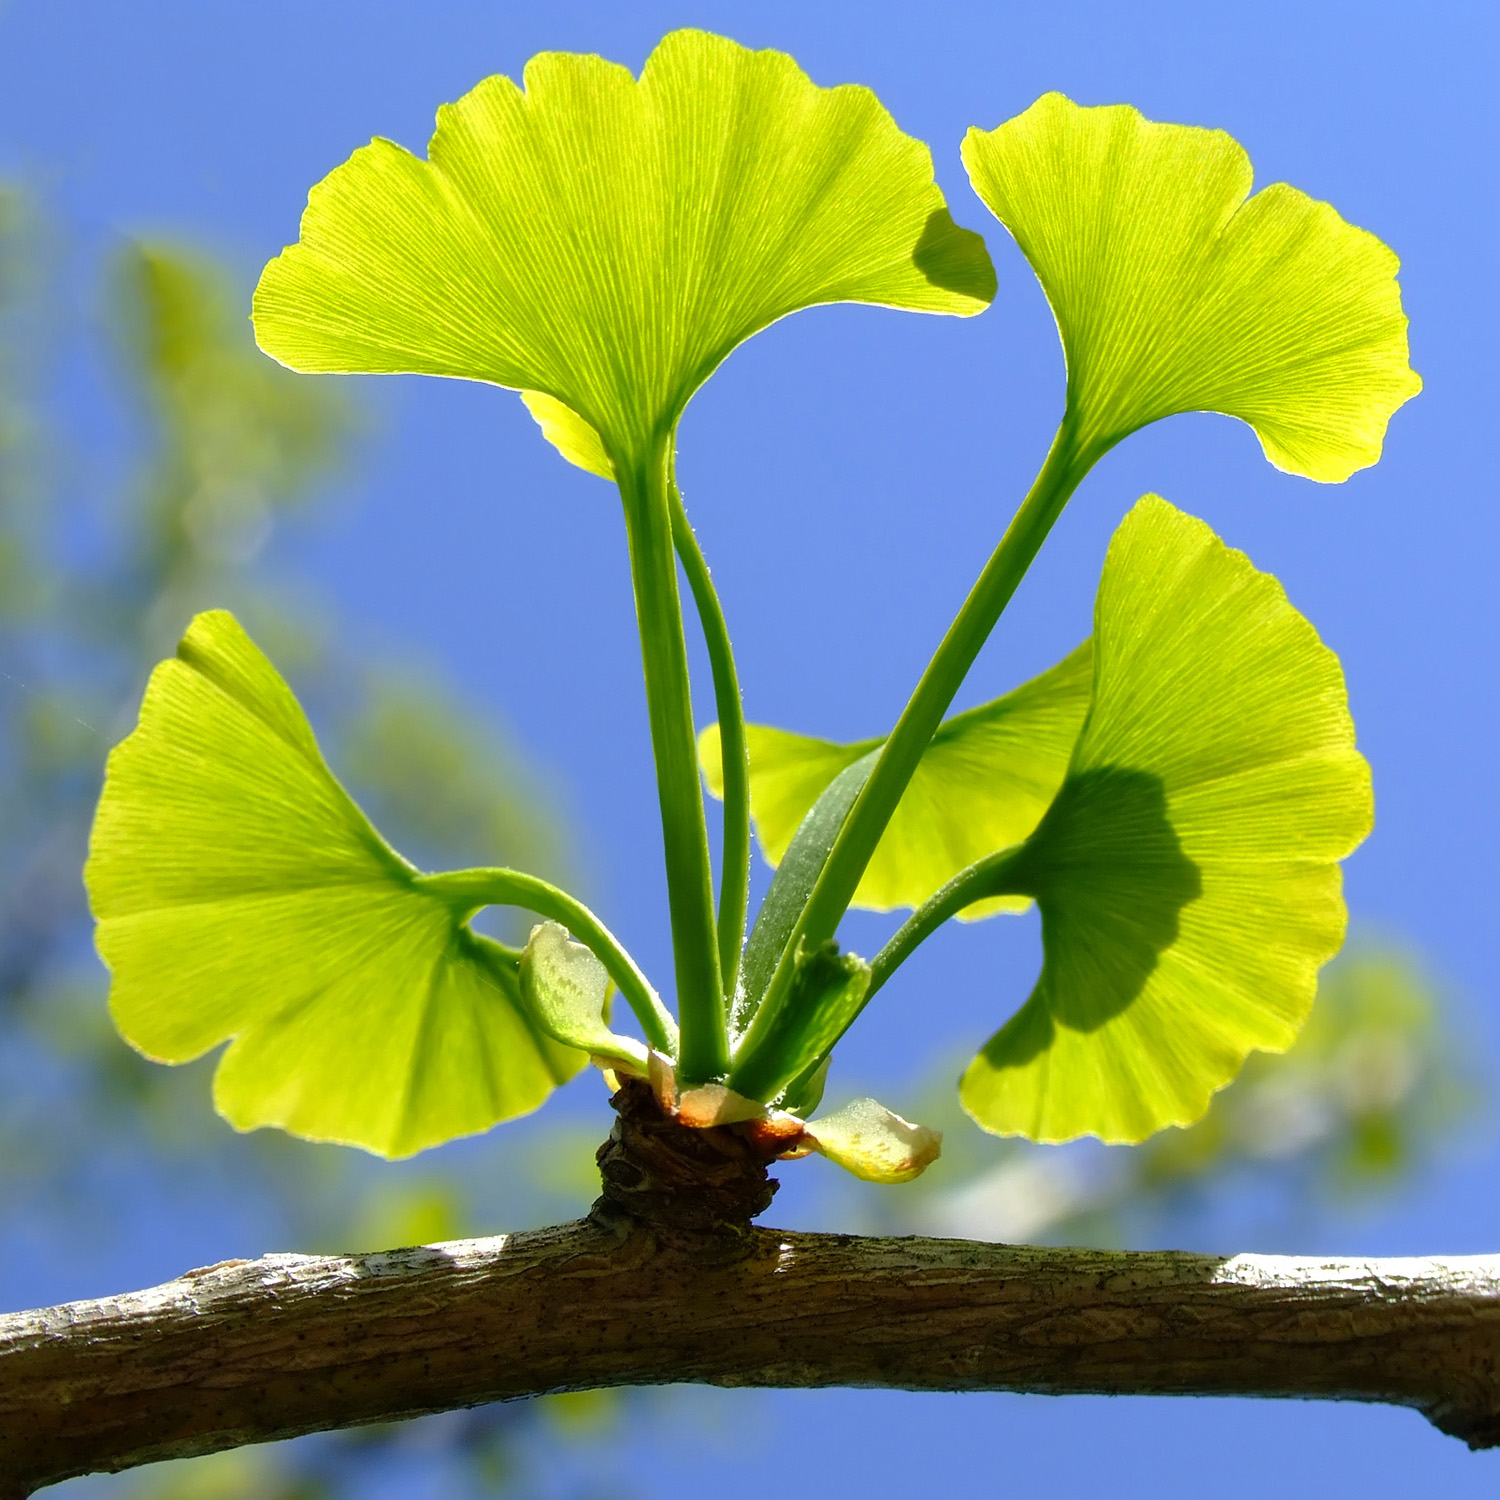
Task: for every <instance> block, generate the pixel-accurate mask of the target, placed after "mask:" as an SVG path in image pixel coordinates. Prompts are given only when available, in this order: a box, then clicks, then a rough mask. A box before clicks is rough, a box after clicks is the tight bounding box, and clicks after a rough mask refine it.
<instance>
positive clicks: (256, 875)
mask: <svg viewBox="0 0 1500 1500" xmlns="http://www.w3.org/2000/svg"><path fill="white" fill-rule="evenodd" d="M86 879H87V882H88V888H89V897H90V900H91V903H92V905H93V910H94V915H95V917H96V918H97V919H98V924H99V925H98V931H97V943H98V947H99V952H100V954H101V956H102V957H103V959H104V961H105V963H106V964H107V965H108V966H109V968H110V971H111V973H112V975H113V984H112V987H111V991H110V1007H111V1010H112V1012H113V1014H114V1017H115V1022H116V1024H117V1025H118V1026H119V1028H120V1031H121V1034H122V1035H123V1036H124V1037H125V1038H126V1040H127V1041H129V1042H130V1043H131V1044H132V1045H133V1046H135V1047H137V1048H139V1050H140V1051H142V1052H144V1053H145V1054H146V1055H147V1056H149V1057H153V1058H155V1059H157V1060H158V1061H161V1062H187V1061H189V1060H190V1059H192V1058H194V1057H198V1056H200V1055H201V1054H203V1053H204V1052H207V1051H208V1050H209V1049H210V1048H213V1047H216V1046H218V1045H219V1044H220V1043H222V1042H225V1041H228V1042H229V1043H230V1045H229V1048H228V1050H227V1051H226V1052H225V1054H224V1056H223V1058H222V1059H221V1061H220V1063H219V1068H218V1072H217V1074H216V1075H215V1078H214V1099H215V1103H216V1104H217V1106H218V1108H219V1111H220V1112H221V1113H222V1114H223V1115H224V1116H225V1117H226V1118H227V1119H228V1120H229V1121H230V1123H231V1124H233V1125H235V1126H236V1127H237V1128H239V1129H241V1130H249V1129H253V1128H255V1127H256V1126H260V1125H279V1126H281V1127H282V1128H283V1129H285V1130H288V1131H290V1132H292V1133H293V1134H295V1135H300V1136H305V1137H307V1138H309V1139H313V1140H328V1141H341V1142H345V1143H347V1144H349V1145H356V1146H363V1147H365V1148H366V1149H368V1150H370V1151H374V1152H376V1153H378V1154H380V1155H384V1156H405V1155H409V1154H411V1153H412V1152H415V1151H420V1150H421V1149H422V1148H423V1147H426V1146H432V1145H436V1144H438V1143H439V1142H441V1141H445V1140H450V1139H452V1138H453V1137H454V1136H459V1135H466V1134H469V1133H472V1132H475V1131H480V1130H485V1129H487V1128H488V1127H489V1126H491V1125H493V1124H495V1123H496V1122H497V1121H500V1120H504V1119H508V1118H510V1117H512V1116H514V1115H519V1114H524V1113H526V1112H527V1111H529V1110H532V1109H535V1108H536V1107H537V1106H538V1105H539V1104H541V1103H542V1101H543V1100H544V1099H546V1097H547V1095H548V1094H549V1093H550V1092H551V1091H552V1089H553V1087H554V1086H555V1085H556V1084H558V1083H560V1082H562V1081H563V1080H564V1079H566V1078H568V1077H570V1076H571V1075H572V1074H573V1073H575V1072H576V1071H577V1070H578V1069H579V1068H580V1067H581V1066H583V1064H584V1063H585V1061H586V1058H585V1056H584V1054H582V1053H580V1052H575V1051H573V1050H571V1049H569V1048H565V1047H562V1046H560V1045H559V1044H558V1043H556V1042H554V1041H553V1040H551V1039H550V1038H549V1037H547V1036H545V1035H544V1034H542V1032H541V1031H540V1030H538V1029H537V1028H536V1027H535V1026H534V1024H533V1023H532V1022H531V1021H530V1019H529V1018H528V1017H527V1014H526V1012H525V1009H524V1008H523V1006H522V1004H521V1003H520V991H519V984H518V980H517V978H516V973H515V965H514V962H513V961H512V960H511V959H509V958H508V957H507V956H506V955H505V953H504V951H503V950H501V949H500V948H499V947H498V946H497V945H496V944H494V943H491V942H490V941H489V940H488V939H486V938H483V937H480V936H478V935H476V934H474V933H473V932H471V931H470V930H469V928H468V927H467V926H466V924H465V920H464V919H465V917H466V916H467V915H468V909H464V908H456V907H455V905H454V903H453V902H452V901H449V900H446V899H443V898H442V897H441V896H439V895H435V894H433V893H431V892H429V891H427V890H425V889H424V888H423V885H422V880H421V877H420V876H419V874H418V872H417V871H416V870H415V869H414V868H413V867H412V866H411V865H409V864H407V862H406V861H405V860H403V859H402V858H401V857H400V856H399V855H398V854H396V853H395V852H394V851H393V850H392V849H391V848H390V847H389V846H388V845H387V844H386V843H385V842H384V841H383V840H382V839H381V837H380V835H379V834H378V833H376V831H375V830H374V828H373V827H371V825H370V823H369V821H368V820H367V819H366V818H365V817H364V815H363V814H362V813H361V812H360V811H359V809H358V808H357V807H356V806H355V805H354V803H353V802H352V801H351V800H350V799H349V797H348V795H347V794H346V793H345V792H344V790H343V788H342V787H341V786H340V785H339V784H338V782H337V781H336V780H335V779H334V777H333V775H332V773H331V772H330V771H329V770H328V767H327V766H326V765H325V764H324V761H323V758H322V756H321V754H320V753H319V750H318V746H317V742H316V741H315V739H314V738H313V733H312V729H311V727H310V726H309V725H308V722H307V719H306V716H305V715H304V714H303V712H302V709H301V708H300V706H299V705H298V703H297V700H296V699H295V698H294V697H293V695H292V692H291V689H290V688H288V687H287V685H286V683H285V682H283V681H282V679H281V677H280V676H279V675H278V674H277V673H276V670H275V669H274V668H273V667H272V666H271V664H270V662H268V661H267V660H266V658H265V657H264V656H263V655H262V654H261V653H260V651H259V650H257V648H256V647H255V645H254V643H253V642H252V641H251V640H250V638H249V637H248V636H247V635H246V634H245V633H244V631H243V630H242V629H241V628H240V626H239V624H238V623H237V622H236V621H235V619H234V618H233V616H231V615H229V614H227V613H224V612H223V611H214V612H211V613H208V614H202V615H199V616H198V617H197V618H196V619H195V620H194V621H193V623H192V625H191V626H190V627H189V629H188V632H187V634H186V635H185V636H184V637H183V640H182V644H181V645H180V646H179V647H178V652H177V656H176V657H175V658H174V659H172V660H169V661H166V662H163V663H162V664H161V665H160V666H159V667H157V669H156V671H155V672H154V673H153V674H152V677H151V682H150V684H149V686H148V687H147V689H146V696H145V701H144V703H143V704H142V707H141V716H140V723H139V725H138V727H137V728H136V730H135V731H134V733H132V734H131V735H130V736H129V737H128V738H127V739H126V740H124V741H123V742H122V743H121V744H120V745H118V746H117V747H116V748H115V750H114V751H113V753H112V754H111V756H110V759H109V769H108V774H107V777H106V780H105V785H104V792H103V795H102V797H101V799H100V802H99V810H98V814H97V816H96V818H95V821H94V830H93V837H92V840H91V843H90V850H89V861H88V867H87V870H86Z"/></svg>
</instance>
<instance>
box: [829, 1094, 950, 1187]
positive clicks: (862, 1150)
mask: <svg viewBox="0 0 1500 1500" xmlns="http://www.w3.org/2000/svg"><path fill="white" fill-rule="evenodd" d="M802 1138H803V1140H804V1141H805V1143H806V1144H807V1145H809V1146H811V1147H812V1149H813V1150H814V1151H818V1152H821V1153H822V1154H823V1155H824V1156H826V1157H827V1158H828V1159H829V1161H831V1162H835V1163H836V1164H837V1165H839V1166H841V1167H842V1168H843V1169H844V1170H845V1171H846V1172H851V1173H853V1175H854V1176H856V1177H859V1178H862V1179H863V1180H864V1181H865V1182H910V1181H911V1180H912V1179H913V1178H914V1177H920V1176H921V1175H922V1173H923V1172H925V1171H926V1170H927V1168H928V1167H930V1166H931V1165H932V1164H933V1162H935V1161H936V1160H937V1159H938V1157H939V1156H940V1155H941V1154H942V1149H943V1133H942V1131H940V1130H929V1129H928V1128H927V1126H925V1125H913V1124H912V1123H911V1121H910V1120H903V1119H902V1118H901V1116H900V1115H898V1114H896V1113H894V1112H893V1111H891V1110H889V1109H887V1108H886V1107H885V1105H883V1104H881V1103H880V1102H879V1101H878V1100H875V1099H855V1100H853V1101H852V1102H851V1103H849V1104H846V1105H845V1106H844V1107H843V1108H842V1109H839V1110H835V1111H834V1112H833V1113H832V1114H831V1115H825V1116H824V1117H823V1118H822V1119H820V1120H809V1121H808V1122H807V1125H806V1126H805V1127H804V1128H803V1133H802Z"/></svg>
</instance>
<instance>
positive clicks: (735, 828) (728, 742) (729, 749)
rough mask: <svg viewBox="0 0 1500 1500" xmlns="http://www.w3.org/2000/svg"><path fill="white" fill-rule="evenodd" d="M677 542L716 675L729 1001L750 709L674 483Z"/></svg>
mask: <svg viewBox="0 0 1500 1500" xmlns="http://www.w3.org/2000/svg"><path fill="white" fill-rule="evenodd" d="M670 496H671V503H672V541H673V543H674V545H675V546H676V548H677V555H678V557H679V558H681V560H682V568H683V572H684V573H686V574H687V581H688V587H689V588H690V589H691V590H692V593H693V603H694V604H695V605H696V606H697V610H698V619H699V622H700V623H701V625H702V627H703V641H704V645H705V646H706V647H707V650H708V661H709V666H710V667H711V669H712V671H713V679H714V708H715V710H716V711H717V713H718V716H719V753H720V758H721V762H722V772H721V774H722V776H723V786H724V851H723V865H722V868H721V870H720V872H719V919H718V935H719V975H720V982H721V984H722V987H723V993H724V997H725V1003H726V1005H727V1004H728V1003H729V1001H730V999H731V998H732V997H733V995H734V992H735V985H736V983H737V981H738V979H739V970H740V948H741V946H742V945H743V944H744V941H745V914H746V910H747V908H748V906H749V903H750V756H749V752H748V750H747V749H746V746H745V709H744V701H743V699H742V698H741V696H740V680H739V674H738V672H736V670H735V665H734V650H733V647H732V646H731V644H730V640H729V627H728V625H727V624H726V623H725V620H724V610H723V607H722V606H721V605H720V603H719V595H718V591H717V590H716V589H715V588H714V581H713V578H712V576H711V575H710V573H709V570H708V563H707V562H706V561H705V560H704V557H703V550H702V548H700V547H699V545H698V538H697V537H696V536H695V535H694V534H693V528H692V525H691V524H690V523H689V521H688V518H687V511H686V510H685V509H684V508H683V504H682V494H681V492H680V491H679V490H678V488H677V481H676V480H675V479H673V480H672V481H671V483H670Z"/></svg>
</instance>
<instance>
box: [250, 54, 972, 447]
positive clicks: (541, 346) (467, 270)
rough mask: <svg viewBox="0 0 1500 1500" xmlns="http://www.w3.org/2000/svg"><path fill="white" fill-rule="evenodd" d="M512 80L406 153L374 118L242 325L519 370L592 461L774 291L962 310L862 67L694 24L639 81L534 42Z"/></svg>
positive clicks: (961, 278)
mask: <svg viewBox="0 0 1500 1500" xmlns="http://www.w3.org/2000/svg"><path fill="white" fill-rule="evenodd" d="M524 82H525V89H524V92H523V90H521V89H519V88H517V87H516V85H515V84H514V83H512V82H511V81H510V80H509V79H508V78H503V77H494V78H488V79H486V80H485V81H484V82H483V83H481V84H479V86H478V87H477V88H475V89H473V90H472V91H471V92H470V93H468V94H466V95H465V96H464V97H463V98H462V99H461V100H459V101H458V103H456V104H452V105H447V106H445V107H444V108H443V109H442V110H440V111H439V114H438V124H437V132H436V134H435V135H434V136H433V138H432V140H431V142H430V144H429V147H428V156H427V158H426V160H422V159H421V158H418V157H416V156H413V155H411V154H410V153H409V152H407V151H405V150H403V149H402V148H401V147H399V146H396V145H393V144H392V143H391V142H390V141H385V140H376V141H374V142H372V143H371V144H370V145H369V146H366V147H364V148H362V149H361V150H359V151H356V152H355V153H354V155H353V156H352V157H351V158H350V159H349V160H348V161H347V162H346V163H345V164H344V165H343V166H341V167H339V168H337V169H336V170H335V171H334V172H332V173H331V174H330V175H329V176H328V177H327V178H325V179H324V180H323V182H321V183H320V184H318V186H317V187H315V188H314V189H313V191H312V193H311V195H310V196H309V199H308V206H307V211H306V213H305V215H304V216H303V220H302V235H301V239H300V240H299V242H298V243H297V244H295V245H293V246H291V247H290V248H289V249H287V250H286V251H284V252H283V254H282V255H281V256H280V257H279V258H278V259H277V260H274V261H272V262H271V264H270V265H269V266H268V267H267V268H266V271H265V273H264V275H263V276H262V278H261V284H260V287H259V289H258V290H257V292H256V297H255V327H256V334H257V337H258V338H259V340H260V343H261V347H262V348H264V349H265V350H266V351H267V352H268V353H270V354H272V355H274V356H275V357H276V358H277V359H279V360H281V361H282V362H283V363H285V364H288V365H291V366H292V367H293V368H295V369H299V370H345V371H372V372H379V371H385V372H392V371H409V372H419V373H426V374H433V375H453V376H461V377H464V378H468V379H473V380H487V381H493V382H495V383H496V384H498V385H503V386H511V387H514V388H517V389H522V390H528V391H535V392H541V393H544V394H545V395H547V396H550V397H552V398H553V399H555V400H556V401H559V402H561V403H563V404H564V405H566V406H567V407H569V408H570V409H571V410H572V411H573V412H575V413H576V414H577V415H578V417H579V418H580V419H581V420H582V422H583V423H584V424H586V425H587V426H588V427H590V428H592V429H593V430H594V431H595V432H596V433H597V434H599V435H600V438H601V440H602V443H603V447H604V449H605V451H606V452H607V453H608V454H609V455H610V456H611V460H612V462H613V463H615V464H618V463H621V462H623V461H625V460H626V459H627V458H628V459H630V460H632V461H634V460H638V459H640V458H641V457H642V455H643V454H644V453H645V452H646V451H647V449H646V445H647V444H648V443H649V442H651V441H652V440H653V439H654V438H655V437H657V436H658V435H659V434H660V433H661V432H662V431H664V430H665V429H667V428H670V427H671V426H672V425H673V424H675V422H676V420H677V418H678V417H679V416H680V414H681V412H682V408H683V407H684V406H685V405H686V403H687V400H688V398H689V397H690V396H691V395H692V393H693V391H694V390H695V389H696V388H697V387H698V386H699V385H700V384H701V383H702V382H703V381H704V380H705V379H706V378H707V377H708V376H709V374H710V373H711V372H712V371H713V369H714V367H715V366H716V365H718V364H719V362H720V361H721V360H722V359H723V358H724V357H725V356H726V355H727V354H728V353H729V351H730V350H731V349H733V348H734V347H735V345H737V344H739V343H740V342H742V341H743V340H744V339H746V338H748V337H750V335H751V334H753V333H755V332H756V331H757V330H759V329H761V328H765V327H766V326H767V325H769V324H771V323H773V322H775V321H776V320H777V319H778V318H781V317H784V316H785V315H786V314H787V313H790V312H794V311H796V310H797V309H798V308H802V307H808V306H812V305H814V304H817V303H825V302H870V303H879V304H883V305H887V306H892V307H902V308H909V309H912V310H915V311H921V312H935V313H957V314H970V313H975V312H979V311H981V310H982V309H983V308H984V307H985V306H986V305H987V304H988V302H989V300H990V298H991V297H992V296H993V294H994V271H993V269H992V267H991V266H990V262H989V257H988V255H987V254H986V252H985V249H984V243H983V241H982V240H981V239H980V238H979V237H978V236H977V235H975V234H973V233H971V232H969V231H967V230H962V229H959V228H958V227H957V226H956V225H955V224H954V223H953V221H952V219H951V218H950V217H949V215H948V212H947V209H946V208H945V206H944V204H943V198H942V194H941V193H940V192H939V191H938V189H937V187H936V185H935V184H934V183H933V180H932V160H931V156H930V154H929V153H928V151H927V148H926V147H925V146H923V145H922V144H921V143H920V142H918V141H915V140H912V139H911V138H910V137H908V136H905V135H902V134H901V132H900V131H899V130H897V128H896V126H895V124H894V122H893V121H892V120H891V118H890V116H889V115H888V114H887V113H886V111H885V110H884V108H883V107H882V106H881V104H880V103H879V101H878V100H877V99H876V98H875V96H874V95H873V94H872V93H870V92H869V90H868V89H863V88H856V87H853V86H848V85H846V86H843V87H840V88H833V89H820V88H817V87H815V86H814V85H813V84H812V82H811V81H810V80H809V79H808V78H807V77H806V75H805V74H803V73H802V72H801V71H800V70H799V69H798V68H797V66H796V64H795V63H794V62H793V61H792V60H791V59H790V58H789V57H786V56H784V55H783V54H781V53H778V52H752V51H749V50H747V49H746V48H744V47H740V46H738V45H737V44H736V43H734V42H731V41H728V40H726V39H724V38H722V37H715V36H710V35H707V34H706V33H703V32H697V31H679V32H674V33H673V34H672V35H670V36H668V37H667V38H666V39H665V40H664V41H663V42H662V43H661V44H660V45H659V46H658V47H657V48H656V50H655V51H654V52H653V53H652V54H651V56H650V58H648V59H647V62H646V65H645V67H644V69H643V70H642V72H641V76H640V79H639V81H637V80H636V79H634V78H632V77H631V75H630V72H629V71H628V70H627V69H625V68H622V67H619V66H618V65H616V64H614V63H609V62H606V61H604V60H603V59H602V58H599V57H586V56H576V55H572V54H568V53H557V52H551V53H542V54H541V55H539V56H537V57H534V58H533V59H532V60H531V62H530V63H528V64H527V66H526V72H525V79H524ZM543 426H544V429H546V428H547V423H546V422H545V421H544V423H543ZM548 436H549V437H552V436H554V432H553V431H549V432H548ZM572 437H576V433H574V434H572ZM572 437H570V436H564V438H563V441H562V442H561V443H560V444H559V446H560V447H561V448H562V451H563V452H564V454H565V455H566V456H567V457H569V458H570V460H571V461H573V462H579V461H580V460H579V458H578V457H577V454H576V450H575V451H570V448H569V443H570V442H571V441H572ZM583 466H584V467H586V468H591V469H593V471H594V472H599V471H600V470H599V468H598V467H596V466H595V465H594V464H593V463H592V462H590V463H585V464H584V465H583Z"/></svg>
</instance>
